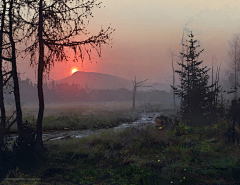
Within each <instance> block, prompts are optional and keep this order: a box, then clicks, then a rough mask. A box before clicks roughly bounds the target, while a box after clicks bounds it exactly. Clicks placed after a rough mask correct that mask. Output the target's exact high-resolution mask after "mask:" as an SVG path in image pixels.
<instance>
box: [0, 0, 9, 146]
mask: <svg viewBox="0 0 240 185" xmlns="http://www.w3.org/2000/svg"><path fill="white" fill-rule="evenodd" d="M6 4H7V3H6V1H5V0H3V1H2V3H1V4H0V5H1V6H2V7H1V30H0V108H1V123H0V147H2V146H3V143H4V135H5V124H6V113H5V105H4V97H3V83H4V82H3V71H2V68H3V59H2V53H3V49H2V48H3V34H4V33H3V32H4V24H5V16H6Z"/></svg>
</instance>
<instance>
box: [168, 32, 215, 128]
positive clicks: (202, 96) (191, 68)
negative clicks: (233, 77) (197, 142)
mask: <svg viewBox="0 0 240 185" xmlns="http://www.w3.org/2000/svg"><path fill="white" fill-rule="evenodd" d="M188 36H189V37H190V39H189V40H188V41H187V44H183V46H184V47H186V50H185V51H186V54H185V53H180V54H181V55H182V56H183V58H184V59H185V62H184V63H179V62H178V65H180V66H181V68H182V70H181V71H180V70H176V71H175V72H176V73H177V74H178V75H179V78H180V82H181V84H180V85H178V87H173V86H171V87H172V88H173V90H174V93H175V94H176V95H177V96H178V97H179V98H180V100H181V110H180V114H181V115H182V116H183V118H184V119H185V120H187V121H189V123H191V124H194V125H199V124H204V123H207V122H209V121H210V120H211V115H212V113H213V112H214V105H213V102H214V97H215V94H216V93H217V92H218V91H219V88H215V90H213V91H211V89H212V87H213V86H215V85H216V83H215V84H212V85H210V86H209V85H208V80H209V78H210V77H209V75H208V74H207V73H208V71H209V70H210V68H207V66H205V67H201V66H202V65H201V64H202V62H203V61H198V57H199V55H200V54H201V53H202V52H203V50H200V51H199V52H197V50H196V49H197V48H198V47H200V45H196V43H197V40H194V35H193V34H192V33H191V34H190V35H188Z"/></svg>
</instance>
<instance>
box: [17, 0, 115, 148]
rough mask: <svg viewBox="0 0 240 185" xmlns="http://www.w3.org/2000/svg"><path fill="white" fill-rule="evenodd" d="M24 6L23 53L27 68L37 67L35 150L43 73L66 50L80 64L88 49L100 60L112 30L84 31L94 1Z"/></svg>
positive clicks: (39, 129) (65, 57)
mask: <svg viewBox="0 0 240 185" xmlns="http://www.w3.org/2000/svg"><path fill="white" fill-rule="evenodd" d="M25 5H27V7H28V11H29V12H30V13H29V14H28V15H26V16H24V15H22V16H21V17H20V19H21V21H23V22H24V23H26V25H27V26H26V27H25V32H24V33H25V34H26V35H25V38H26V41H27V42H28V43H31V45H30V46H28V47H27V48H26V50H25V51H26V52H28V53H30V54H31V65H32V66H37V88H38V99H39V112H38V118H37V131H36V132H37V136H36V145H35V148H36V149H39V148H42V147H43V143H42V120H43V114H44V95H43V74H44V72H47V73H49V72H50V70H51V68H52V67H53V65H54V63H55V62H57V61H63V60H65V61H68V60H69V58H70V57H69V54H68V52H69V51H70V50H72V51H73V53H74V54H75V60H76V61H78V59H81V60H82V62H83V60H84V58H85V55H87V57H88V59H89V60H91V59H92V53H91V52H92V49H93V50H95V51H96V52H97V54H98V56H99V57H101V46H102V45H103V44H108V41H110V40H111V39H110V35H111V33H112V32H113V31H114V29H112V28H111V27H108V28H107V29H105V30H104V29H101V30H100V31H99V33H98V34H96V35H90V33H89V32H88V31H87V30H86V26H87V24H86V23H85V21H87V22H88V18H89V17H93V15H92V9H93V8H94V7H98V8H100V5H101V3H98V2H97V0H90V1H85V0H67V1H65V0H50V1H47V0H37V1H31V0H25ZM79 36H81V38H79Z"/></svg>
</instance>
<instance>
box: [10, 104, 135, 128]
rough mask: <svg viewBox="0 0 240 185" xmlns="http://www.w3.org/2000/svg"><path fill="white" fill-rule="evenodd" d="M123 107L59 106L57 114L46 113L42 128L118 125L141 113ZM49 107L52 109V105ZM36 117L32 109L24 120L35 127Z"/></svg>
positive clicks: (131, 119)
mask: <svg viewBox="0 0 240 185" xmlns="http://www.w3.org/2000/svg"><path fill="white" fill-rule="evenodd" d="M124 105H125V104H124ZM89 106H90V105H89ZM93 106H94V105H93ZM111 106H112V105H111ZM111 106H110V107H111ZM123 108H124V106H123V107H118V108H115V109H114V108H112V110H110V109H109V110H108V109H106V107H102V108H99V107H98V106H96V105H95V109H94V108H93V109H92V107H91V111H89V110H88V108H87V107H85V108H83V107H82V109H77V108H73V107H71V108H70V109H68V108H67V107H65V108H59V110H58V112H57V111H56V112H55V114H53V115H48V114H46V115H45V116H44V117H43V125H42V128H43V131H46V130H63V129H70V130H76V129H100V128H110V127H114V126H117V125H119V124H121V123H122V122H130V121H134V120H135V119H137V118H138V116H139V114H137V113H136V114H132V112H131V111H130V109H123ZM48 109H49V110H51V111H52V108H51V107H50V108H48ZM48 109H47V110H46V112H47V111H48ZM73 109H74V110H75V111H74V110H73ZM83 110H84V111H83ZM25 111H26V110H25ZM51 111H50V112H51ZM36 117H37V116H36V115H35V114H32V112H31V111H28V114H26V116H25V117H24V118H23V122H24V123H25V122H26V120H27V121H28V122H30V123H32V125H33V127H34V124H33V123H36ZM10 132H17V125H16V123H15V124H14V125H13V126H12V127H11V128H10Z"/></svg>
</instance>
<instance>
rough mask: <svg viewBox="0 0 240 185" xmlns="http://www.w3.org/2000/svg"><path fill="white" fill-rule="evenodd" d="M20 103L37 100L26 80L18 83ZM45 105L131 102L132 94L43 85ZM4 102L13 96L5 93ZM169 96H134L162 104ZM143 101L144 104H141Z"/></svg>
mask: <svg viewBox="0 0 240 185" xmlns="http://www.w3.org/2000/svg"><path fill="white" fill-rule="evenodd" d="M19 86H20V93H21V101H22V103H23V104H34V103H37V102H38V99H37V93H36V92H37V85H36V84H34V83H32V82H31V80H29V79H28V78H27V79H26V80H20V81H19ZM43 91H44V94H45V102H46V103H66V102H101V101H132V97H133V92H132V91H130V90H128V89H125V88H119V89H89V88H88V87H87V86H86V87H81V86H79V85H78V84H68V83H61V84H55V83H53V84H52V83H51V86H50V85H47V84H46V83H45V84H44V85H43ZM5 95H6V98H5V102H6V104H8V102H11V100H13V94H8V93H6V94H5ZM170 99H171V94H170V93H168V92H166V91H159V90H151V91H139V92H137V95H136V101H137V102H140V103H144V102H145V103H146V102H155V103H157V102H163V101H170ZM143 101H144V102H143Z"/></svg>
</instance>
